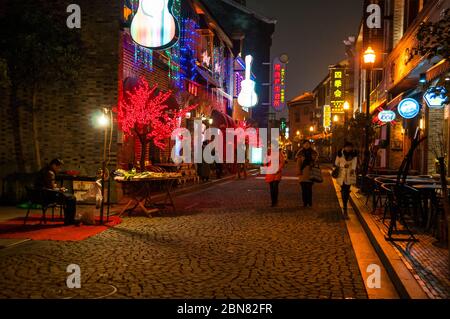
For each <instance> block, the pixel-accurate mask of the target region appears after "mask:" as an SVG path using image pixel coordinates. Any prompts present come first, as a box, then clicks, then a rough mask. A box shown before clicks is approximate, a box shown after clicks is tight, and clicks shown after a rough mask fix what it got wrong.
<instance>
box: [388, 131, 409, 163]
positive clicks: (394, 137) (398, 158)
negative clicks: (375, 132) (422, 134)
mask: <svg viewBox="0 0 450 319" xmlns="http://www.w3.org/2000/svg"><path fill="white" fill-rule="evenodd" d="M403 138H404V134H403V133H402V124H401V123H399V124H397V125H395V126H394V125H392V126H391V138H390V141H391V143H390V144H391V145H390V150H389V164H388V166H389V168H393V169H397V168H400V165H401V164H402V162H403V159H404V152H405V148H404V145H403V144H404V143H403Z"/></svg>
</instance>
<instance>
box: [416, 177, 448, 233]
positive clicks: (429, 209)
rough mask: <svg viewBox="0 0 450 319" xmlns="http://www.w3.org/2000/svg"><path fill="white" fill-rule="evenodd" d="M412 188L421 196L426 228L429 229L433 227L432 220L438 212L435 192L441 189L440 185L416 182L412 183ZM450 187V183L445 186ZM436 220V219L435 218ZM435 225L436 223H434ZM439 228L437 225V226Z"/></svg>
mask: <svg viewBox="0 0 450 319" xmlns="http://www.w3.org/2000/svg"><path fill="white" fill-rule="evenodd" d="M412 187H413V188H415V189H417V190H418V191H419V192H420V194H421V197H422V201H423V208H424V212H425V214H426V223H425V226H426V230H430V229H431V228H432V227H433V220H435V219H436V217H437V214H438V207H437V206H438V198H437V194H436V192H437V191H438V190H441V189H442V185H440V184H437V183H436V181H435V183H434V184H425V185H424V184H416V185H412ZM447 188H448V189H450V185H448V186H447ZM436 221H437V222H438V220H436ZM435 226H437V225H435ZM437 228H438V229H439V227H437Z"/></svg>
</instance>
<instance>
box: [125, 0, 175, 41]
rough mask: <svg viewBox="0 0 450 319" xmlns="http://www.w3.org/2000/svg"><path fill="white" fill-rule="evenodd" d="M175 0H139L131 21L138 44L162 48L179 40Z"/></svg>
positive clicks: (133, 37)
mask: <svg viewBox="0 0 450 319" xmlns="http://www.w3.org/2000/svg"><path fill="white" fill-rule="evenodd" d="M172 2H173V0H139V8H138V11H137V12H136V14H135V15H134V17H133V20H132V21H131V27H130V32H131V37H132V39H133V41H134V42H136V43H137V44H139V45H141V46H143V47H146V48H149V49H153V50H162V49H167V48H169V47H171V46H173V45H174V44H175V43H176V42H177V41H178V34H179V27H178V23H177V21H176V20H175V18H174V16H173V15H172V12H171V10H172Z"/></svg>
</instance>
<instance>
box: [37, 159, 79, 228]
mask: <svg viewBox="0 0 450 319" xmlns="http://www.w3.org/2000/svg"><path fill="white" fill-rule="evenodd" d="M63 164H64V162H63V161H62V160H60V159H56V158H55V159H53V160H51V161H50V163H49V164H48V165H46V166H45V167H44V168H43V169H41V170H40V171H39V173H38V176H37V179H36V183H35V188H36V190H41V191H42V192H43V196H44V198H45V199H46V200H47V201H49V202H55V203H59V204H61V205H63V207H64V224H65V225H74V224H77V222H76V221H75V214H76V209H77V200H76V198H75V196H74V195H73V194H69V193H67V189H66V188H64V187H58V185H57V184H56V174H57V173H58V172H59V171H61V167H62V165H63Z"/></svg>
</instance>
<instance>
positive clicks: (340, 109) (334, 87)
mask: <svg viewBox="0 0 450 319" xmlns="http://www.w3.org/2000/svg"><path fill="white" fill-rule="evenodd" d="M330 72H331V74H330V78H331V82H330V90H331V92H330V103H331V112H332V113H333V114H343V113H344V103H345V69H344V68H333V69H330Z"/></svg>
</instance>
